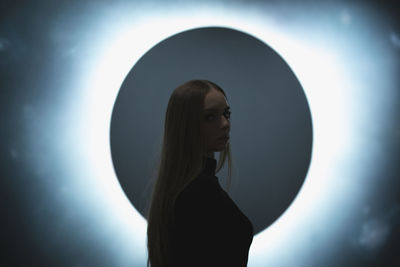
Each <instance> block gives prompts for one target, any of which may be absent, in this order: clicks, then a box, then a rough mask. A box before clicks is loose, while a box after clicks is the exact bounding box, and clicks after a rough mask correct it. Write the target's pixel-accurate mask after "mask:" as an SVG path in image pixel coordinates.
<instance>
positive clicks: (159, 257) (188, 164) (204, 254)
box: [147, 80, 253, 267]
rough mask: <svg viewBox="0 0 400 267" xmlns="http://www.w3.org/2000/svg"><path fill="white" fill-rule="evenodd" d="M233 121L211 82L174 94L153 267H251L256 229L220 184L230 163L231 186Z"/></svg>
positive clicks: (151, 234) (156, 206) (157, 198)
mask: <svg viewBox="0 0 400 267" xmlns="http://www.w3.org/2000/svg"><path fill="white" fill-rule="evenodd" d="M230 114H231V112H230V107H229V104H228V101H227V98H226V95H225V93H224V91H223V90H222V89H221V88H220V87H219V86H218V85H216V84H215V83H212V82H210V81H205V80H192V81H189V82H186V83H184V84H182V85H181V86H179V87H178V88H176V89H175V90H174V92H173V93H172V95H171V97H170V100H169V103H168V107H167V111H166V116H165V125H164V139H163V144H162V150H161V158H160V164H159V168H158V174H157V180H156V183H155V185H154V189H153V194H152V198H151V203H150V209H149V212H148V217H147V218H148V227H147V248H148V261H147V266H151V267H165V266H174V267H179V266H185V267H193V266H203V267H210V266H211V267H213V266H222V267H225V266H229V267H234V266H247V260H248V251H249V248H250V244H251V242H252V240H253V227H252V225H251V222H250V221H249V220H248V218H247V217H246V216H245V215H244V214H243V213H242V212H241V211H240V210H239V208H238V207H237V206H236V205H235V203H234V202H233V201H232V199H231V198H230V197H229V195H228V194H227V193H226V192H225V191H224V190H223V189H222V188H221V186H220V184H219V182H218V178H217V177H216V176H215V173H216V172H218V171H219V170H220V169H221V168H222V167H223V165H224V163H225V160H226V158H227V159H228V181H229V182H230V175H231V154H230V144H229V131H230V123H231V122H230ZM215 152H220V153H219V161H218V164H217V161H216V160H215V158H214V153H215ZM217 165H218V166H217Z"/></svg>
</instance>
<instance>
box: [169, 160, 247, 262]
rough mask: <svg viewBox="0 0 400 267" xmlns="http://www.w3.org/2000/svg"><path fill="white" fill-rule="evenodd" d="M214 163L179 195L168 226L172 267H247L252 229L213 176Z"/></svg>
mask: <svg viewBox="0 0 400 267" xmlns="http://www.w3.org/2000/svg"><path fill="white" fill-rule="evenodd" d="M216 164H217V162H216V160H215V159H212V158H207V159H206V162H205V168H204V169H203V171H202V172H201V173H200V174H199V176H198V177H197V178H196V179H195V180H194V181H192V182H191V183H190V184H189V185H188V186H187V187H186V188H185V189H184V190H183V191H182V192H181V193H180V195H179V196H178V198H177V200H176V203H175V217H174V218H175V224H174V226H171V227H170V234H171V247H170V249H171V250H170V251H171V254H170V255H171V256H172V261H171V262H172V264H171V266H207V267H214V266H223V267H225V266H230V267H235V266H240V267H243V266H247V259H248V253H249V248H250V244H251V242H252V241H253V226H252V224H251V222H250V221H249V219H248V218H247V217H246V216H245V215H244V214H243V213H242V212H241V211H240V209H239V208H238V207H237V206H236V204H235V203H234V202H233V200H232V199H231V198H230V197H229V195H228V194H227V193H226V192H225V191H224V190H223V189H222V188H221V186H220V184H219V182H218V178H217V177H216V176H215V168H216Z"/></svg>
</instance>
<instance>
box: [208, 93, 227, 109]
mask: <svg viewBox="0 0 400 267" xmlns="http://www.w3.org/2000/svg"><path fill="white" fill-rule="evenodd" d="M227 106H229V105H228V101H227V100H226V98H225V96H224V95H223V94H222V93H221V92H220V91H218V90H215V89H213V90H210V91H209V92H208V93H207V94H206V96H205V98H204V109H224V108H226V107H227Z"/></svg>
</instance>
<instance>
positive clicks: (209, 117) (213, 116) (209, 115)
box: [206, 114, 215, 121]
mask: <svg viewBox="0 0 400 267" xmlns="http://www.w3.org/2000/svg"><path fill="white" fill-rule="evenodd" d="M214 119H215V115H214V114H208V115H206V120H207V121H212V120H214Z"/></svg>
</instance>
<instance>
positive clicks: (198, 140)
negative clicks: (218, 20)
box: [147, 80, 232, 267]
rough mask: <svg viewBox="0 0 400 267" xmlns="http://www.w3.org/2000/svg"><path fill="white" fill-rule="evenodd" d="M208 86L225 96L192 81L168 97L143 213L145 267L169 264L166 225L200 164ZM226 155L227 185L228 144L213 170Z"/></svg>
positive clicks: (229, 155)
mask: <svg viewBox="0 0 400 267" xmlns="http://www.w3.org/2000/svg"><path fill="white" fill-rule="evenodd" d="M212 88H214V89H216V90H219V91H220V92H222V93H223V94H224V96H225V97H226V95H225V92H224V91H223V90H222V89H221V88H220V87H219V86H218V85H216V84H215V83H212V82H210V81H206V80H192V81H188V82H186V83H184V84H182V85H180V86H179V87H177V88H176V89H175V90H174V91H173V93H172V95H171V97H170V99H169V102H168V107H167V111H166V114H165V124H164V138H163V143H162V148H161V154H160V159H159V165H158V171H157V179H156V182H155V185H154V188H153V193H152V196H151V201H150V208H149V210H148V214H147V219H148V220H147V223H148V224H147V249H148V260H147V266H148V267H149V266H150V265H151V267H165V266H168V265H169V252H168V250H169V247H170V244H169V240H170V237H169V236H168V227H169V226H170V225H171V224H173V208H174V204H175V200H176V198H177V197H178V195H179V193H180V192H182V190H183V189H184V188H185V187H186V186H187V185H188V184H189V183H190V182H191V181H192V180H193V179H195V178H196V177H197V175H198V174H199V173H200V171H201V170H202V169H203V167H204V166H203V163H204V156H205V154H206V149H205V140H204V136H203V134H202V130H201V120H202V116H201V113H202V109H203V106H204V99H205V96H206V94H207V93H208V92H209V91H210V90H211V89H212ZM226 158H228V177H227V187H228V188H229V186H230V184H231V173H232V172H231V170H232V158H231V151H230V145H229V144H228V145H227V146H226V148H225V150H223V151H221V152H220V155H219V160H218V164H217V169H216V171H217V172H218V171H219V170H220V169H221V168H222V167H223V165H224V163H225V160H226Z"/></svg>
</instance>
